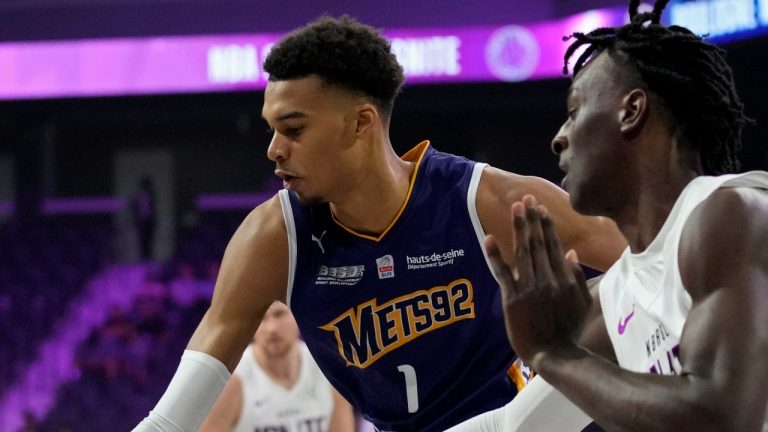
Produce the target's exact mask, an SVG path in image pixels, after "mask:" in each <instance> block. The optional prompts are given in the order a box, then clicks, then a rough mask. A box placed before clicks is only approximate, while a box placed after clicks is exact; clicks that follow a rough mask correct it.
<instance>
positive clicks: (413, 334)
mask: <svg viewBox="0 0 768 432" xmlns="http://www.w3.org/2000/svg"><path fill="white" fill-rule="evenodd" d="M403 159H405V160H411V161H415V162H416V169H415V172H414V174H413V176H412V179H411V184H410V187H409V191H408V196H407V198H406V202H405V204H404V206H403V208H402V209H401V210H400V212H399V213H398V215H397V216H396V218H395V220H394V221H393V222H392V224H391V225H390V226H389V227H388V228H387V229H386V230H385V231H384V232H383V233H382V234H380V235H377V236H372V235H366V234H362V233H357V232H355V231H354V230H351V229H349V228H347V227H344V226H343V225H341V224H340V223H339V222H337V221H336V220H335V219H334V217H333V215H332V213H331V211H330V207H329V205H328V204H321V205H313V206H309V205H303V204H300V203H299V201H298V200H297V198H296V196H295V195H294V194H292V193H289V192H288V191H285V190H283V191H281V192H280V198H281V203H282V206H283V213H284V215H285V218H286V226H287V230H288V235H289V254H290V256H291V258H290V264H289V267H290V269H289V292H288V302H289V306H290V307H291V309H292V310H293V313H294V315H295V316H296V320H297V322H298V324H299V328H300V329H301V333H302V336H303V338H304V340H305V341H306V344H307V346H308V347H309V349H310V351H311V353H312V356H313V357H314V358H315V360H316V361H317V363H318V365H319V366H320V368H321V369H322V371H323V372H324V373H325V375H326V376H327V377H328V379H329V380H330V381H331V383H332V384H333V385H334V386H335V387H336V388H337V389H338V390H339V392H341V394H342V395H344V397H346V398H347V400H349V401H350V402H351V403H352V404H353V405H354V406H355V407H357V408H358V409H359V410H360V411H361V412H362V413H363V415H364V416H365V417H366V418H367V419H368V420H369V421H371V422H372V423H373V424H374V425H376V427H377V428H378V429H380V430H383V431H398V432H406V431H442V430H444V429H446V428H448V427H450V426H453V425H455V424H457V423H459V422H461V421H463V420H465V419H467V418H470V417H472V416H474V415H477V414H479V413H482V412H485V411H488V410H491V409H495V408H498V407H501V406H503V405H504V404H506V403H507V402H509V401H510V400H511V399H512V397H513V396H514V395H515V394H516V387H515V386H514V384H512V383H511V382H510V380H509V378H508V376H507V369H508V368H509V367H510V366H511V364H512V362H513V360H514V355H513V353H512V350H511V348H510V346H509V342H508V341H507V338H506V334H505V330H504V321H503V315H502V310H501V304H500V296H499V288H498V284H497V283H496V281H495V279H494V277H493V275H492V273H491V271H490V269H489V266H488V261H487V257H486V255H485V254H484V251H483V248H482V247H481V242H482V238H483V237H484V234H483V230H482V227H481V226H480V222H479V220H478V218H477V213H476V210H475V195H476V191H477V185H478V183H479V181H480V175H481V172H482V170H483V168H484V165H483V164H476V163H474V162H471V161H468V160H466V159H464V158H460V157H457V156H453V155H449V154H446V153H441V152H438V151H436V150H434V149H433V148H431V147H430V146H429V143H428V142H424V143H421V144H420V145H419V146H417V147H416V148H414V149H413V150H411V151H410V152H408V153H407V154H406V155H405V156H404V157H403Z"/></svg>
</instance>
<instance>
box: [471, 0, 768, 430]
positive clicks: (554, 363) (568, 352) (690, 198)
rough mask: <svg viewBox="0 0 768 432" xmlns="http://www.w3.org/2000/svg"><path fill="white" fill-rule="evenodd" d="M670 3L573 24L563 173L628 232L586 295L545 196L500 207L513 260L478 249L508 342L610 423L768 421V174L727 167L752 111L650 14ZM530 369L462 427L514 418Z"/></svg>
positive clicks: (745, 426) (717, 71)
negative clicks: (514, 393)
mask: <svg viewBox="0 0 768 432" xmlns="http://www.w3.org/2000/svg"><path fill="white" fill-rule="evenodd" d="M666 3H667V1H665V0H661V1H658V2H657V3H656V4H655V6H654V8H653V11H652V12H648V13H638V4H639V0H633V1H631V2H630V17H631V22H630V23H629V24H627V25H625V26H622V27H619V28H607V29H598V30H595V31H593V32H591V33H588V34H576V35H574V37H575V38H576V42H575V43H574V44H573V45H572V46H571V49H569V50H568V54H567V55H566V63H567V61H568V58H569V57H570V55H571V54H572V53H573V52H574V51H575V49H576V48H578V47H580V46H587V49H586V51H585V52H584V53H583V55H581V56H580V58H579V59H578V61H577V62H576V64H575V67H574V79H573V84H572V85H571V88H570V90H569V92H568V98H567V106H568V118H567V120H566V121H565V123H564V124H563V126H562V127H561V128H560V131H559V132H558V133H557V135H556V137H555V138H554V140H553V142H552V147H553V149H554V150H555V152H556V153H557V154H558V155H559V157H560V166H561V167H562V168H563V169H564V171H565V172H566V173H567V175H566V178H565V181H564V184H565V186H566V188H567V190H568V192H569V193H570V200H571V203H572V204H573V206H574V208H575V209H576V210H578V211H579V212H580V213H582V214H588V215H603V216H607V217H610V218H611V219H613V220H615V221H616V223H617V225H618V226H619V228H620V230H621V232H622V233H623V235H624V236H625V238H626V239H627V240H628V242H629V247H628V248H627V249H626V250H625V251H624V253H623V254H622V256H621V258H620V259H619V260H618V261H617V262H616V264H614V265H613V266H612V267H611V268H610V269H609V270H608V271H607V272H606V273H605V275H604V277H603V279H602V280H601V281H600V283H599V288H598V289H597V290H594V291H593V295H594V299H593V297H592V296H590V294H589V292H588V290H587V288H586V286H585V284H584V281H583V277H582V276H581V272H580V271H579V270H578V266H577V265H576V262H577V261H578V255H577V254H576V253H575V252H573V251H569V252H568V254H567V255H566V257H565V258H564V256H563V251H567V250H569V249H570V247H569V246H561V243H560V241H558V233H557V228H556V227H557V226H558V225H559V223H560V222H558V221H556V220H553V219H554V218H553V216H554V214H553V213H552V212H551V211H550V209H549V206H548V205H546V204H544V203H542V202H541V200H537V198H538V197H533V196H528V197H525V198H524V199H523V201H522V202H517V203H514V204H513V206H512V208H511V211H512V213H513V223H512V224H511V225H513V226H514V228H515V235H516V236H517V238H518V239H519V240H520V241H519V242H518V243H517V244H516V246H515V248H516V252H515V254H514V255H515V256H516V257H517V258H518V259H517V260H516V261H515V262H510V261H509V260H508V259H505V258H503V256H504V254H503V247H504V245H503V244H502V243H501V240H502V239H501V238H500V237H498V236H496V235H495V234H493V235H491V236H489V238H488V240H487V243H486V244H487V246H488V250H489V253H490V255H491V257H492V260H493V262H494V263H495V267H496V270H497V274H498V275H499V278H500V281H501V284H502V293H503V294H504V300H503V303H504V311H505V314H506V327H507V331H508V333H509V339H510V341H511V343H512V345H513V346H514V349H515V351H516V352H517V353H518V354H519V355H520V357H521V358H522V359H523V360H524V361H526V362H527V364H528V365H530V366H531V367H532V368H533V369H534V370H535V371H537V372H538V373H539V377H543V378H544V379H546V380H547V382H549V383H551V384H552V385H553V386H554V387H555V388H556V389H557V390H559V391H560V392H562V393H563V394H564V395H565V396H567V398H568V399H570V400H571V401H572V402H573V403H575V404H576V405H577V406H578V407H579V408H581V409H582V410H583V411H584V412H586V413H587V414H588V415H589V416H591V417H592V418H594V419H595V420H596V421H597V422H598V423H599V424H600V425H602V426H603V427H605V428H606V429H607V430H622V431H650V430H652V431H696V432H700V431H719V432H720V431H738V432H746V431H761V430H762V431H768V423H766V406H767V405H768V386H766V383H768V361H766V359H768V325H766V323H768V320H767V319H766V313H767V312H768V247H766V244H768V224H766V221H768V173H766V172H764V171H752V172H748V173H743V174H727V173H732V172H735V171H736V170H737V168H738V162H737V160H736V158H735V154H736V151H737V149H738V148H739V147H740V139H741V131H742V128H743V126H744V124H745V120H746V119H745V117H744V114H743V106H742V104H741V102H740V100H739V97H738V95H737V93H736V91H735V88H734V83H733V76H732V72H731V69H730V67H729V66H728V64H727V63H726V62H725V59H724V52H723V50H721V49H720V48H717V47H715V46H713V45H711V44H709V43H706V42H703V41H702V40H701V38H700V37H698V36H695V35H694V34H692V33H691V32H690V31H689V30H687V29H685V28H682V27H677V26H672V27H664V26H662V25H660V24H659V21H660V17H661V12H662V10H663V9H664V6H665V5H666ZM499 249H501V252H500V251H499ZM512 269H514V270H512ZM590 303H591V304H592V307H591V309H590ZM582 327H584V328H585V329H586V332H585V333H582V334H580V333H579V331H578V329H580V328H582ZM616 363H618V365H617V364H616ZM537 381H539V384H541V381H540V379H539V378H536V379H534V380H533V382H532V383H531V384H530V385H529V386H528V387H527V388H526V389H525V390H524V391H523V392H522V393H521V396H520V397H518V398H517V399H516V400H514V401H512V402H511V403H510V404H509V405H508V406H507V407H505V408H504V409H502V410H498V411H495V412H494V415H496V417H499V416H500V417H504V415H505V414H504V413H506V415H508V417H507V418H505V419H502V420H501V421H496V420H498V418H497V419H496V420H492V421H485V422H479V421H477V420H473V421H472V423H474V426H475V427H473V428H467V427H466V426H468V424H465V425H462V426H461V427H459V428H457V429H456V431H461V430H483V431H490V430H499V431H501V430H504V431H509V430H519V429H517V428H515V427H514V426H513V425H514V422H515V417H516V415H515V414H514V413H515V412H516V408H515V407H517V409H520V408H521V407H520V406H519V403H518V402H519V401H521V400H522V396H523V395H525V394H526V393H527V392H528V390H529V389H530V388H533V387H534V383H536V382H537ZM522 408H524V409H525V410H527V412H530V411H531V410H532V409H531V406H530V405H528V406H525V407H522ZM549 408H550V407H548V406H546V404H543V405H540V406H539V407H538V409H540V410H541V411H542V412H545V413H547V415H548V416H550V417H554V416H557V415H558V414H557V410H555V411H553V410H551V409H549ZM534 411H535V410H534ZM488 417H490V416H488V415H486V416H484V418H485V420H488ZM491 423H494V424H495V425H498V426H499V427H486V426H488V425H490V424H491ZM533 430H535V429H533ZM541 430H543V429H541ZM558 430H562V431H568V430H574V429H573V428H567V427H565V426H564V425H563V426H562V427H560V428H559V429H558Z"/></svg>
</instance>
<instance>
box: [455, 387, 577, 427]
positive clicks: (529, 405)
mask: <svg viewBox="0 0 768 432" xmlns="http://www.w3.org/2000/svg"><path fill="white" fill-rule="evenodd" d="M591 422H592V419H590V418H589V416H587V415H586V414H585V413H584V411H582V410H581V409H580V408H579V407H577V406H576V405H574V404H573V403H572V402H571V401H569V400H568V398H566V397H565V396H564V395H563V394H562V393H560V392H559V391H557V390H556V389H555V388H554V387H552V386H551V385H550V384H549V383H548V382H546V381H545V380H544V378H542V377H540V376H537V377H535V378H534V379H532V380H531V381H530V382H529V383H528V385H527V386H525V388H524V389H523V390H522V391H521V392H520V393H518V395H517V396H515V398H514V399H512V402H510V403H508V404H506V405H505V406H503V407H501V408H499V409H496V410H493V411H489V412H487V413H483V414H480V415H479V416H476V417H473V418H471V419H469V420H467V421H465V422H463V423H460V424H458V425H456V426H454V427H452V428H451V429H448V431H446V432H570V431H573V432H578V431H581V430H582V429H584V428H585V427H586V426H587V425H588V424H589V423H591Z"/></svg>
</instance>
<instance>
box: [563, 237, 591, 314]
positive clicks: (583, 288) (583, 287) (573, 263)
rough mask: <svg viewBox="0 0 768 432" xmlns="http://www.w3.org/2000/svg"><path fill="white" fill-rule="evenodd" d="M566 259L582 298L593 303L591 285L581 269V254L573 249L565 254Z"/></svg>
mask: <svg viewBox="0 0 768 432" xmlns="http://www.w3.org/2000/svg"><path fill="white" fill-rule="evenodd" d="M565 259H566V261H567V262H568V267H569V271H570V273H571V275H572V277H573V278H574V279H575V281H576V285H577V288H578V290H579V294H580V295H581V298H582V299H583V300H584V302H585V303H586V304H587V305H589V304H591V303H592V295H591V294H590V293H589V286H588V285H587V280H586V278H585V277H584V271H583V270H582V269H581V265H580V264H579V255H578V254H577V253H576V251H575V250H573V249H571V250H569V251H568V253H566V254H565Z"/></svg>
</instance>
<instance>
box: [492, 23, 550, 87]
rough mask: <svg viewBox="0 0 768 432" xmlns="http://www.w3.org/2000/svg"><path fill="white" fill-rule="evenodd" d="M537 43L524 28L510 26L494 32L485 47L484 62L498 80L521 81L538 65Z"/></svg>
mask: <svg viewBox="0 0 768 432" xmlns="http://www.w3.org/2000/svg"><path fill="white" fill-rule="evenodd" d="M539 51H540V50H539V43H538V42H537V41H536V37H535V36H534V35H533V33H531V31H530V30H528V29H527V28H525V27H521V26H516V25H511V26H506V27H502V28H500V29H498V30H496V31H495V32H494V33H493V34H492V35H491V37H490V38H489V39H488V44H487V45H486V46H485V62H486V63H487V64H488V68H489V69H490V70H491V72H492V73H493V74H494V75H496V76H497V77H498V78H499V79H502V80H504V81H522V80H524V79H527V78H529V77H530V76H531V75H533V72H534V71H535V70H536V66H538V64H539Z"/></svg>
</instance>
